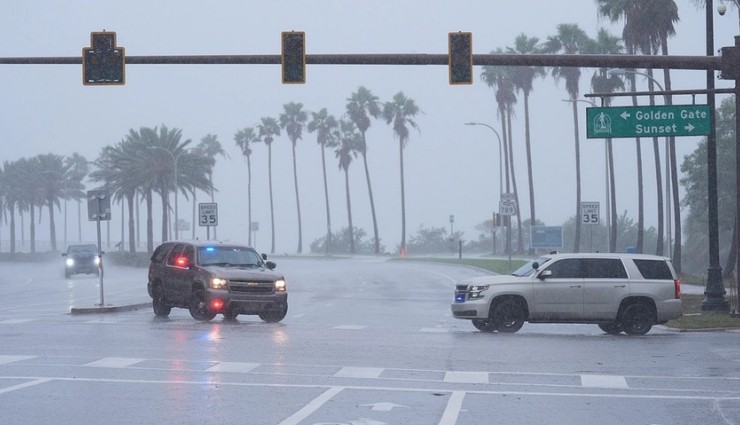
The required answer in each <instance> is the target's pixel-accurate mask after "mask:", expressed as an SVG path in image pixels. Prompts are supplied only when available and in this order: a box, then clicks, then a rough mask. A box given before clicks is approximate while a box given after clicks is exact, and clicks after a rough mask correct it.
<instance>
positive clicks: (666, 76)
mask: <svg viewBox="0 0 740 425" xmlns="http://www.w3.org/2000/svg"><path fill="white" fill-rule="evenodd" d="M660 44H661V46H660V48H661V53H662V54H663V55H668V40H667V39H664V40H661V43H660ZM663 80H664V81H665V89H666V91H671V71H670V70H669V69H664V70H663ZM666 104H668V105H673V98H672V97H671V96H666ZM668 145H669V146H670V148H669V151H670V154H671V158H670V164H671V166H670V169H671V192H673V193H672V195H673V229H674V230H673V267H674V268H675V269H676V273H681V243H682V241H681V239H682V238H681V203H680V202H681V201H680V199H679V198H678V167H677V163H676V138H675V137H670V139H669V141H668ZM666 178H668V176H666Z"/></svg>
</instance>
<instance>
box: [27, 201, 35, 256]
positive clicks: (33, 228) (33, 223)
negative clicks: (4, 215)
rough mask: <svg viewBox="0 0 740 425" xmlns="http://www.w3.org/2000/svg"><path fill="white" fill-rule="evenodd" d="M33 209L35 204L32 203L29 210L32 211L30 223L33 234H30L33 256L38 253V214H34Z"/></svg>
mask: <svg viewBox="0 0 740 425" xmlns="http://www.w3.org/2000/svg"><path fill="white" fill-rule="evenodd" d="M33 207H34V206H33V203H31V207H30V208H29V210H30V214H31V217H30V221H31V234H30V238H31V253H32V254H34V253H36V213H35V212H34V209H33Z"/></svg>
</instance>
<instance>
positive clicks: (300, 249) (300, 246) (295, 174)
mask: <svg viewBox="0 0 740 425" xmlns="http://www.w3.org/2000/svg"><path fill="white" fill-rule="evenodd" d="M295 144H296V142H295V140H294V141H293V183H294V185H295V205H296V209H297V211H298V254H300V253H302V252H303V230H302V228H301V200H300V199H299V197H298V168H297V166H296V158H295Z"/></svg>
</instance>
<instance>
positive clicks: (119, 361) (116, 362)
mask: <svg viewBox="0 0 740 425" xmlns="http://www.w3.org/2000/svg"><path fill="white" fill-rule="evenodd" d="M142 361H144V359H134V358H129V357H106V358H104V359H100V360H95V361H94V362H90V363H87V364H85V366H89V367H113V368H121V367H129V366H132V365H135V364H136V363H139V362H142Z"/></svg>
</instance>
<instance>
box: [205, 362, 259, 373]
mask: <svg viewBox="0 0 740 425" xmlns="http://www.w3.org/2000/svg"><path fill="white" fill-rule="evenodd" d="M259 366H260V364H259V363H243V362H221V363H219V364H217V365H214V366H211V367H209V368H208V369H206V370H207V371H209V372H233V373H247V372H251V371H252V370H254V369H256V368H258V367H259Z"/></svg>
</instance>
